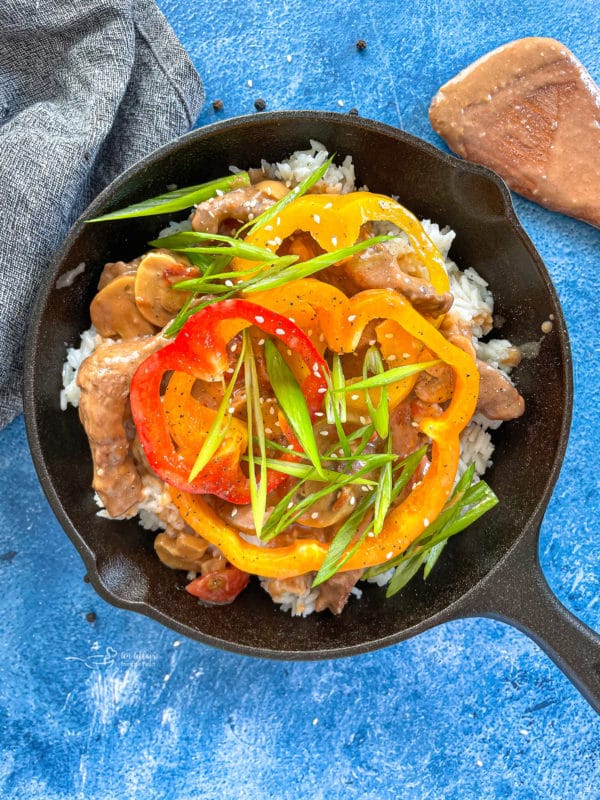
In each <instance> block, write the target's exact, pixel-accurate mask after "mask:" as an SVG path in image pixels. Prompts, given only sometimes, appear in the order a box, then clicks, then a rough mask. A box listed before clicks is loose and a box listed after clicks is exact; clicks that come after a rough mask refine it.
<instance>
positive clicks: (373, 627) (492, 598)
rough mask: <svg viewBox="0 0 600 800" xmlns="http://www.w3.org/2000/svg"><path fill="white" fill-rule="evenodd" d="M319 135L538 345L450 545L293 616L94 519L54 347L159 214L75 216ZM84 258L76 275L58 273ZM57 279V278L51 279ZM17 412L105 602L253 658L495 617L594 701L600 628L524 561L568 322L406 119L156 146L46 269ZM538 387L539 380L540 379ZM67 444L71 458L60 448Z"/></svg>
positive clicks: (86, 467)
mask: <svg viewBox="0 0 600 800" xmlns="http://www.w3.org/2000/svg"><path fill="white" fill-rule="evenodd" d="M310 139H317V140H318V141H320V142H323V144H325V146H326V147H327V148H328V150H329V152H331V153H333V152H335V153H337V154H338V156H339V157H340V159H341V158H343V156H345V155H346V154H350V155H352V157H353V160H354V164H355V168H356V174H357V183H358V185H367V186H368V187H369V189H370V190H371V191H374V192H381V193H383V194H388V195H395V196H397V197H398V198H399V201H400V202H401V203H402V204H404V205H405V206H407V207H408V208H410V209H411V210H412V211H413V212H414V213H415V214H416V215H417V216H418V217H420V218H427V219H431V220H433V221H435V222H437V223H438V224H439V225H440V226H444V225H449V226H450V227H451V228H453V229H454V230H455V231H456V233H457V238H456V241H455V243H454V245H453V248H452V258H453V259H454V260H455V261H456V262H457V263H458V265H459V266H460V267H462V268H465V267H469V266H471V267H473V268H474V269H476V270H477V272H478V273H479V274H480V275H481V276H482V277H483V278H484V279H485V280H486V281H487V282H488V283H489V285H490V288H491V290H492V291H493V293H494V298H495V311H496V313H497V314H498V315H499V316H501V317H502V318H504V320H506V322H505V324H504V326H503V328H502V336H503V337H506V338H508V339H510V340H511V341H513V342H514V343H516V344H517V345H518V344H523V343H525V342H533V341H539V340H540V326H541V324H542V323H543V322H544V321H545V320H548V319H552V320H553V330H552V332H551V333H550V334H548V335H546V336H544V337H543V339H542V340H541V342H540V345H539V355H538V356H537V357H536V358H529V359H525V360H523V362H522V363H521V365H520V366H519V367H518V368H517V369H516V370H515V372H514V377H515V381H516V383H517V386H518V388H519V391H520V392H521V393H522V394H523V395H524V396H525V399H526V406H527V409H526V413H525V415H524V416H523V417H522V418H521V419H519V420H517V421H514V422H511V423H509V424H507V425H505V426H503V427H502V429H501V430H499V431H498V432H497V433H496V436H495V445H496V450H495V453H494V465H493V467H492V468H491V469H490V470H489V471H488V473H486V480H488V481H489V483H490V485H491V486H492V488H493V489H494V491H495V492H496V494H497V495H498V497H499V499H500V503H499V505H498V506H496V507H495V508H494V509H492V511H491V512H489V513H488V514H486V515H485V516H484V517H483V518H482V519H480V520H479V521H478V522H477V523H476V524H475V525H474V526H472V527H471V528H469V529H468V530H467V531H465V532H464V533H462V534H461V535H460V536H458V537H456V538H454V539H452V541H451V542H450V543H449V544H448V546H447V547H446V548H445V550H444V552H443V553H442V556H441V558H440V561H439V562H438V564H437V565H436V568H435V569H434V570H433V571H432V573H431V575H430V576H429V578H428V580H427V581H421V580H415V581H412V582H411V583H410V584H409V585H408V586H407V587H406V589H405V590H403V591H402V592H400V593H399V594H398V595H396V596H394V597H393V598H391V599H389V600H386V599H385V597H384V593H383V592H382V591H381V590H380V589H379V588H378V587H376V586H373V585H370V584H366V585H365V586H364V593H363V597H362V598H361V600H360V601H354V600H353V601H352V602H351V603H350V604H349V605H348V607H347V608H346V609H345V610H344V612H343V614H342V615H341V616H339V617H334V616H333V615H318V616H317V615H313V616H310V617H307V618H306V619H301V618H292V617H290V616H288V615H286V614H284V613H282V612H281V611H280V610H279V609H278V608H277V607H275V606H274V605H273V603H272V602H271V600H270V598H269V597H268V596H267V595H266V594H265V593H264V592H263V591H262V590H261V589H260V587H259V586H258V585H255V584H254V583H253V584H251V585H250V587H249V588H248V589H247V590H246V591H245V592H244V593H243V594H242V595H240V597H239V598H238V599H237V600H236V602H235V603H234V604H232V605H231V606H227V607H212V608H208V607H204V606H202V605H199V604H198V603H197V602H196V600H195V599H194V598H193V597H191V596H190V595H188V594H187V593H186V592H184V591H182V589H183V586H184V583H185V578H184V576H183V575H182V574H180V573H179V572H177V571H174V570H169V569H168V568H166V567H165V566H164V565H162V564H161V563H160V562H159V561H158V559H157V558H156V556H155V554H154V552H153V547H152V537H151V536H149V535H148V533H147V532H146V531H144V530H143V529H142V528H141V527H140V526H139V525H137V523H136V522H135V521H133V520H128V521H123V522H113V521H111V520H107V519H103V518H101V517H98V516H97V514H96V511H97V508H96V506H95V504H94V501H93V496H92V492H91V491H90V484H91V476H92V467H91V460H90V455H89V448H88V444H87V441H86V438H85V434H84V432H83V430H82V428H81V426H80V424H79V420H78V416H77V411H76V410H75V409H69V410H68V411H66V412H62V411H61V410H60V408H59V393H60V388H61V367H62V362H63V359H64V355H65V343H67V344H69V345H72V346H77V345H78V342H79V333H80V332H81V331H83V330H85V329H86V328H88V327H89V322H90V321H89V315H88V308H89V303H90V300H91V298H92V296H93V295H94V292H95V289H96V285H97V281H98V276H99V273H100V270H101V269H102V266H103V264H104V263H105V262H107V261H117V260H119V259H121V260H129V259H132V258H134V257H135V256H137V255H139V254H140V253H141V252H143V250H144V247H145V246H146V243H147V242H148V241H150V240H152V239H154V238H155V236H156V233H157V231H158V230H160V229H161V228H163V227H165V224H166V222H167V221H168V220H167V219H165V218H164V217H141V218H138V219H133V220H127V221H112V222H108V223H103V224H101V225H86V224H85V222H84V220H85V219H90V218H92V217H96V216H99V215H100V214H103V213H106V212H108V211H112V210H114V209H116V208H121V207H123V206H125V205H129V204H132V203H134V202H137V201H140V200H142V199H144V198H147V197H152V196H155V195H157V194H160V193H162V192H164V191H165V187H167V186H168V185H169V184H177V185H179V186H181V185H193V184H197V183H201V182H204V181H208V180H211V179H214V178H218V177H220V176H222V175H225V174H227V173H228V171H229V167H230V165H232V164H234V165H236V166H238V167H240V168H248V167H250V166H255V165H257V164H260V163H261V159H263V158H264V159H267V160H269V161H271V162H273V161H277V160H282V159H283V158H285V157H287V156H288V155H289V154H290V153H291V152H293V151H294V150H302V149H306V148H307V147H308V143H309V140H310ZM81 262H85V263H86V265H87V267H86V269H85V271H84V273H83V274H82V275H80V276H79V277H78V279H77V280H76V281H74V282H72V283H71V284H70V285H68V286H65V287H64V288H58V286H57V279H58V278H59V277H60V276H61V275H64V274H65V273H67V272H69V271H70V270H73V269H74V268H75V267H76V266H77V265H78V264H80V263H81ZM59 285H60V284H59ZM24 386H25V402H24V405H25V416H26V424H27V432H28V437H29V443H30V447H31V451H32V454H33V459H34V463H35V466H36V469H37V472H38V475H39V478H40V481H41V483H42V486H43V488H44V490H45V492H46V495H47V497H48V499H49V502H50V505H51V506H52V508H53V510H54V512H55V514H56V515H57V517H58V519H59V521H60V522H61V524H62V525H63V527H64V529H65V531H66V532H67V534H68V535H69V536H70V538H71V539H72V541H73V542H74V544H75V546H76V547H77V548H78V549H79V551H80V553H81V555H82V558H83V560H84V561H85V563H86V566H87V568H88V572H89V574H90V577H91V580H92V583H93V584H94V586H95V588H96V589H97V591H98V592H99V593H100V594H101V595H102V596H103V597H104V598H105V599H106V600H108V601H109V602H112V603H114V604H116V605H118V606H121V607H124V608H128V609H131V610H135V611H137V612H140V613H143V614H146V615H148V616H150V617H152V618H153V619H155V620H158V621H159V622H161V623H162V624H164V625H167V626H169V627H170V628H173V629H175V630H176V631H178V632H179V633H181V634H183V635H186V636H189V637H190V638H193V639H196V640H198V641H200V642H204V643H206V644H210V645H213V646H216V647H221V648H224V649H227V650H232V651H235V652H238V653H244V654H247V655H252V656H259V657H268V658H277V659H316V658H333V657H339V656H349V655H353V654H357V653H361V652H365V651H368V650H373V649H375V648H378V647H383V646H385V645H390V644H393V643H395V642H399V641H401V640H403V639H406V638H408V637H410V636H413V635H415V634H417V633H419V632H421V631H424V630H426V629H427V628H430V627H432V626H433V625H437V624H439V623H442V622H445V621H447V620H450V619H453V618H456V617H459V616H468V615H474V614H482V615H486V616H491V617H496V618H498V619H503V620H505V621H508V622H511V623H512V624H514V625H516V626H517V627H519V628H520V629H521V630H523V631H525V632H526V633H528V634H529V635H531V636H532V637H533V638H534V639H535V640H536V641H537V642H538V643H539V644H540V646H542V647H543V648H544V649H545V650H546V652H547V653H548V654H549V655H550V656H551V657H552V658H554V660H555V661H556V663H557V664H558V665H559V667H561V669H563V670H564V671H565V672H566V673H567V675H568V676H569V677H570V678H571V679H572V680H573V682H574V683H575V684H576V685H577V686H578V688H579V689H580V690H581V691H582V692H583V694H584V695H585V696H586V697H587V698H588V700H589V701H590V702H591V703H592V705H593V706H594V708H596V710H600V690H599V678H598V673H597V670H598V664H600V646H599V644H600V641H599V637H598V636H597V635H596V634H594V633H593V632H591V631H589V630H588V629H587V628H585V627H584V626H583V625H582V624H581V623H579V622H578V621H577V620H576V619H575V618H574V617H572V615H570V614H569V613H568V612H567V611H566V609H564V608H563V607H562V606H560V604H559V603H558V601H557V600H556V598H554V597H553V595H552V594H551V593H550V590H549V589H548V587H547V584H546V583H545V581H544V579H543V576H542V574H541V572H540V569H539V564H538V561H537V537H538V530H539V525H540V523H541V519H542V515H543V511H544V509H545V508H546V505H547V503H548V500H549V498H550V495H551V492H552V489H553V486H554V483H555V481H556V478H557V476H558V473H559V470H560V465H561V463H562V459H563V455H564V452H565V448H566V443H567V437H568V430H569V423H570V416H571V406H572V378H571V356H570V350H569V342H568V336H567V330H566V326H565V322H564V318H563V315H562V311H561V308H560V304H559V302H558V298H557V296H556V292H555V290H554V288H553V286H552V283H551V280H550V277H549V275H548V272H547V271H546V268H545V266H544V264H543V262H542V260H541V258H540V256H539V255H538V253H537V252H536V251H535V249H534V247H533V245H532V244H531V242H530V240H529V239H528V237H527V235H526V234H525V232H524V231H523V229H522V227H521V225H520V224H519V222H518V220H517V218H516V216H515V213H514V211H513V208H512V204H511V199H510V193H509V192H508V190H507V188H506V186H505V185H504V183H503V182H502V181H501V180H500V179H499V178H498V177H497V176H496V175H494V174H493V173H492V172H490V171H489V170H487V169H485V168H483V167H479V166H476V165H473V164H469V163H466V162H462V161H460V160H458V159H456V158H454V157H453V156H449V155H447V154H445V153H443V152H441V151H439V150H437V149H436V148H434V147H432V146H431V145H429V144H427V143H425V142H423V141H421V140H419V139H416V138H415V137H413V136H411V135H409V134H407V133H404V132H403V131H399V130H396V129H394V128H391V127H388V126H386V125H382V124H379V123H376V122H372V121H369V120H366V119H362V118H359V117H349V116H347V115H340V114H334V113H320V112H312V111H295V112H279V113H268V114H261V115H260V116H251V117H241V118H238V119H231V120H226V121H224V122H220V123H216V124H214V125H209V126H207V127H205V128H203V129H201V130H197V131H194V132H192V133H190V134H188V135H186V136H184V137H182V138H181V139H179V140H177V141H174V142H172V143H171V144H168V145H166V146H165V147H163V148H161V149H160V150H158V151H156V152H155V153H153V154H152V155H150V156H149V157H148V158H146V159H144V160H142V161H141V162H139V163H138V164H137V165H136V166H135V167H133V168H132V169H131V170H129V171H128V172H126V173H125V174H124V175H122V176H121V177H120V178H118V179H117V180H116V181H114V182H113V183H112V184H111V185H110V186H109V187H108V188H107V189H106V190H105V191H104V192H103V193H102V194H101V195H100V196H99V197H98V198H97V199H96V200H95V201H94V203H92V205H91V206H90V207H89V208H88V209H87V211H86V212H85V214H84V215H83V217H82V219H80V220H79V221H78V222H77V223H76V224H75V226H74V227H73V229H72V230H71V232H70V234H69V236H68V237H67V239H66V241H65V243H64V246H63V248H62V249H61V251H60V253H59V254H58V255H57V257H56V260H55V262H54V265H53V266H52V268H51V269H49V270H48V273H47V277H46V280H45V283H44V285H43V286H42V287H41V290H40V294H39V297H38V300H37V304H36V307H35V310H34V314H33V318H32V322H31V325H30V329H29V336H28V343H27V350H26V374H25V384H24ZM540 387H544V391H543V392H542V391H540ZM65 454H68V457H65Z"/></svg>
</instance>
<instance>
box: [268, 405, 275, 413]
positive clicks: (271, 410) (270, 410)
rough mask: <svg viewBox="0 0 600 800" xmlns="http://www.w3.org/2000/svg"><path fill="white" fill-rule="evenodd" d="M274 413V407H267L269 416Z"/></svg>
mask: <svg viewBox="0 0 600 800" xmlns="http://www.w3.org/2000/svg"><path fill="white" fill-rule="evenodd" d="M274 413H275V406H269V414H274Z"/></svg>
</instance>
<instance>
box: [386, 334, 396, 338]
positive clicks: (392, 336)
mask: <svg viewBox="0 0 600 800" xmlns="http://www.w3.org/2000/svg"><path fill="white" fill-rule="evenodd" d="M385 338H386V339H393V338H394V334H393V333H386V335H385Z"/></svg>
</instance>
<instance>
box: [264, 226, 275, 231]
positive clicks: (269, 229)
mask: <svg viewBox="0 0 600 800" xmlns="http://www.w3.org/2000/svg"><path fill="white" fill-rule="evenodd" d="M265 230H266V231H272V230H273V226H272V225H265Z"/></svg>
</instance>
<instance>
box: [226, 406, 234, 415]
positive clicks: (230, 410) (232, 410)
mask: <svg viewBox="0 0 600 800" xmlns="http://www.w3.org/2000/svg"><path fill="white" fill-rule="evenodd" d="M227 411H228V412H229V413H230V414H234V413H235V408H234V407H233V406H229V408H228V409H227Z"/></svg>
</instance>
